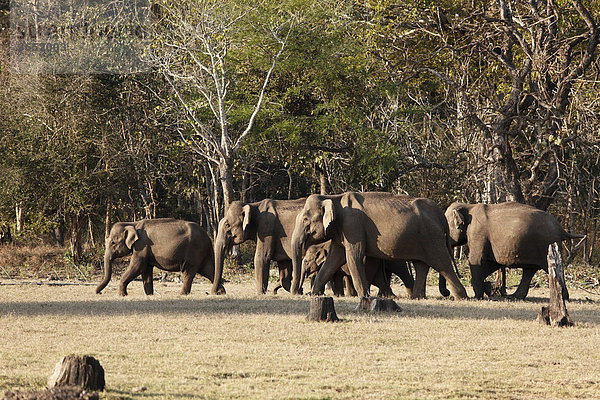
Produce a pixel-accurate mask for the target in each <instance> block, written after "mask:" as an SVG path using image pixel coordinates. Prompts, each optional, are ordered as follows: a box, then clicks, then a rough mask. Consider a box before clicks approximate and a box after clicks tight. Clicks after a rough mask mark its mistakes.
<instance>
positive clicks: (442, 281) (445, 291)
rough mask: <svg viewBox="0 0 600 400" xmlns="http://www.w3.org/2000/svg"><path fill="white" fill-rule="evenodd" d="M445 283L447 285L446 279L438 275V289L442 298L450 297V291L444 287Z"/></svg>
mask: <svg viewBox="0 0 600 400" xmlns="http://www.w3.org/2000/svg"><path fill="white" fill-rule="evenodd" d="M446 283H447V282H446V278H444V276H443V275H442V274H440V277H439V280H438V289H439V290H440V294H441V295H442V296H444V297H448V296H450V291H449V290H448V288H447V287H446Z"/></svg>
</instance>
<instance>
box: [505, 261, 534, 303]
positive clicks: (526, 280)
mask: <svg viewBox="0 0 600 400" xmlns="http://www.w3.org/2000/svg"><path fill="white" fill-rule="evenodd" d="M537 271H538V270H537V269H536V268H523V276H521V282H520V283H519V287H517V290H515V292H514V293H513V294H512V295H510V296H509V297H510V298H513V299H518V300H523V299H524V298H525V297H527V293H529V285H531V280H532V279H533V276H534V275H535V273H536V272H537Z"/></svg>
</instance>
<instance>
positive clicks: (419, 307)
mask: <svg viewBox="0 0 600 400" xmlns="http://www.w3.org/2000/svg"><path fill="white" fill-rule="evenodd" d="M353 300H354V299H353ZM353 300H347V299H345V300H343V301H342V300H337V299H336V300H335V302H336V311H337V312H338V315H339V316H340V317H341V318H342V319H348V318H349V319H351V320H352V319H354V318H355V317H358V316H360V315H364V314H362V313H359V312H356V311H355V310H354V309H355V307H356V306H357V305H358V299H355V301H353ZM309 303H310V298H308V297H299V298H276V297H265V298H264V299H261V298H231V297H216V296H207V297H206V298H184V297H182V298H180V299H160V298H150V299H128V298H125V299H122V298H101V299H94V300H89V301H39V302H38V301H24V302H1V301H0V312H1V313H2V314H4V315H6V314H12V315H16V316H45V315H47V316H53V315H58V316H60V315H81V316H119V315H135V314H140V315H165V314H167V315H222V316H223V317H226V316H231V315H232V314H242V315H294V316H298V317H304V316H306V315H307V314H308V310H309V307H310V306H309ZM397 303H398V304H399V305H400V307H401V308H402V312H400V313H390V314H377V316H378V318H379V319H385V318H398V317H413V318H435V319H449V320H455V319H467V320H516V321H530V320H534V319H535V318H536V317H537V313H538V311H539V310H540V309H541V307H542V306H543V305H547V304H548V299H544V298H533V299H528V300H526V301H521V302H506V303H505V302H497V301H475V300H470V301H449V300H439V301H436V300H427V301H417V300H414V301H413V300H408V299H405V298H403V299H398V300H397ZM511 303H515V305H514V306H513V305H511ZM504 304H505V305H504ZM592 305H593V306H595V305H596V303H593V304H592ZM573 307H575V305H573ZM593 308H595V307H593ZM567 310H569V303H567ZM569 313H570V315H571V317H572V318H573V319H574V321H575V322H576V323H578V322H580V323H590V324H600V315H599V314H598V313H597V311H596V310H593V309H591V308H590V309H585V308H584V309H578V310H575V311H573V310H570V311H569Z"/></svg>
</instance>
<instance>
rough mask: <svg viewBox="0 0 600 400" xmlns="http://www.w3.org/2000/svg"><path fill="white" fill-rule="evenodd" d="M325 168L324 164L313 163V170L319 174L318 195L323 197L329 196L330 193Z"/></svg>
mask: <svg viewBox="0 0 600 400" xmlns="http://www.w3.org/2000/svg"><path fill="white" fill-rule="evenodd" d="M326 168H327V167H326V166H325V163H318V162H317V163H315V170H316V171H317V174H319V187H320V194H323V195H325V194H329V192H330V191H331V185H330V184H329V180H328V179H327V174H326V172H327V171H326Z"/></svg>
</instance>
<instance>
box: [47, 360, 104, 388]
mask: <svg viewBox="0 0 600 400" xmlns="http://www.w3.org/2000/svg"><path fill="white" fill-rule="evenodd" d="M56 386H80V387H82V388H85V389H88V390H104V386H105V382H104V368H102V366H101V365H100V363H99V362H98V360H96V359H95V358H94V357H91V356H76V355H69V356H66V357H63V358H62V359H61V360H60V361H59V362H58V363H57V364H56V367H54V372H53V373H52V375H51V376H50V378H48V387H49V388H50V389H52V388H53V387H56Z"/></svg>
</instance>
